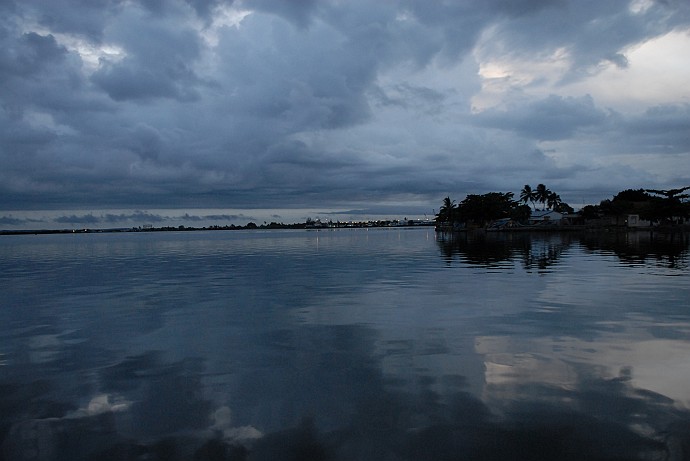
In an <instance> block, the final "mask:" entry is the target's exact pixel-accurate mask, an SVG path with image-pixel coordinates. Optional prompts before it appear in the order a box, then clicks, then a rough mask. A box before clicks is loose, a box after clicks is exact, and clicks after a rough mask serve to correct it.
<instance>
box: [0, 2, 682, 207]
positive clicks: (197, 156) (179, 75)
mask: <svg viewBox="0 0 690 461" xmlns="http://www.w3.org/2000/svg"><path fill="white" fill-rule="evenodd" d="M0 9H1V10H2V13H3V14H2V17H1V18H0V83H1V84H2V87H3V90H4V91H3V92H2V94H0V122H1V123H0V162H2V165H3V168H2V169H1V170H0V191H1V192H2V193H1V194H0V209H16V208H18V207H27V208H33V209H37V208H46V207H47V208H52V207H56V206H62V207H65V208H67V209H77V208H80V207H82V206H83V207H86V208H89V209H107V208H111V207H112V208H118V209H121V208H125V207H130V208H132V209H137V208H141V209H143V208H155V207H161V206H171V205H172V206H178V207H181V208H182V207H190V206H191V205H195V206H198V207H206V208H208V207H221V208H222V207H230V208H233V207H234V208H239V207H246V206H252V207H260V206H269V207H272V208H281V207H284V208H298V207H312V206H315V205H319V206H322V205H323V204H324V202H328V205H329V206H331V207H334V208H346V209H347V208H366V209H371V208H375V206H385V205H387V204H395V205H397V204H400V203H401V202H403V201H408V202H409V203H411V204H412V203H414V204H418V203H420V202H424V203H427V207H428V208H431V207H433V206H436V205H437V203H438V201H439V200H440V198H442V197H443V196H445V194H447V193H450V192H453V193H457V194H463V193H479V192H484V191H488V190H491V189H499V190H511V189H513V190H514V189H515V188H518V190H519V188H520V187H521V186H522V185H523V184H524V183H525V182H526V181H529V180H532V179H528V178H526V177H525V176H527V175H530V178H531V177H532V176H533V173H532V170H533V169H534V165H535V163H534V161H533V159H532V156H533V154H534V153H535V152H541V153H542V154H543V157H544V158H543V159H542V160H540V161H539V162H538V163H539V165H540V167H542V169H541V172H542V174H544V176H547V177H552V178H562V179H563V181H564V184H565V183H566V182H569V183H570V184H572V185H573V187H577V186H574V185H575V184H577V183H580V184H586V187H587V188H590V187H601V188H604V189H606V187H617V186H618V184H615V185H614V184H612V183H610V182H609V181H607V180H606V176H607V175H606V174H604V173H601V175H599V173H597V171H599V172H601V171H603V170H604V169H606V168H610V169H612V170H613V169H615V168H616V165H615V164H614V163H615V162H617V161H620V163H619V164H618V167H619V170H621V171H622V170H623V169H626V168H627V169H628V170H627V171H628V172H629V173H630V174H628V175H627V177H628V178H630V179H631V180H637V179H640V178H651V179H652V182H654V184H650V186H654V187H657V186H658V187H662V188H664V187H674V186H679V185H680V184H666V183H665V182H666V181H671V180H676V179H679V178H678V176H677V175H676V176H675V177H674V178H671V177H670V176H669V175H668V174H667V172H668V169H669V168H668V166H667V165H665V166H663V167H662V166H658V167H655V166H654V165H655V163H654V162H653V161H647V162H645V163H644V164H642V163H637V164H636V163H635V162H636V161H634V160H631V159H623V158H622V157H616V155H619V154H623V153H624V152H625V153H632V152H634V153H635V154H636V155H638V156H639V155H642V154H645V155H649V156H654V155H666V154H669V153H672V154H674V155H677V156H682V155H685V153H687V138H686V137H685V136H684V131H683V130H684V129H685V127H686V126H687V123H686V122H687V109H686V108H685V105H687V104H688V103H689V102H690V91H688V90H687V89H686V85H684V84H683V83H682V82H684V81H685V80H687V79H686V78H684V76H685V75H687V76H690V69H688V68H687V66H684V65H683V64H682V62H683V60H682V58H677V56H678V55H679V53H680V52H681V51H680V50H682V49H684V48H683V46H681V45H683V44H684V43H685V41H683V40H685V38H684V37H685V34H686V33H687V31H688V30H690V6H688V5H687V4H686V2H663V3H654V4H651V3H649V4H648V3H646V2H633V3H632V4H621V3H611V2H604V3H602V2H594V1H591V2H590V1H585V2H574V1H568V0H554V1H545V0H541V1H536V0H529V1H528V0H524V1H517V2H506V1H503V0H492V1H487V2H482V3H481V4H477V3H473V4H470V3H467V2H433V3H431V4H423V5H422V4H421V3H419V2H416V1H410V0H399V1H392V2H376V3H372V2H368V1H365V0H356V1H352V2H336V1H324V2H316V1H311V0H308V1H300V2H281V1H270V0H242V1H240V0H236V1H220V0H205V1H198V2H197V1H191V0H172V1H169V2H162V1H158V0H139V1H134V2H124V1H119V0H98V1H95V2H84V1H82V0H56V1H54V2H50V3H46V2H40V1H35V0H29V1H26V2H16V1H15V2H3V3H2V5H0ZM655 51H659V53H660V54H658V55H659V56H664V59H660V58H659V59H653V57H654V56H655ZM662 51H663V52H662ZM645 65H646V66H647V67H645ZM640 69H643V70H644V71H641V70H640ZM651 69H653V72H651ZM662 74H663V75H665V74H669V75H674V76H677V77H675V78H663V81H664V85H662V87H663V88H662V87H659V85H656V86H655V85H652V83H654V82H655V81H657V79H658V78H661V77H659V75H662ZM655 76H656V77H655ZM626 78H627V79H628V80H625V79H626ZM631 79H632V80H634V82H632V80H631ZM630 82H632V83H634V84H632V83H630ZM628 84H630V88H631V92H632V93H633V94H630V95H628V94H626V92H625V91H622V90H621V89H620V88H626V87H627V86H626V85H628ZM652 87H654V88H656V89H655V90H654V91H651V90H650V91H646V90H645V88H648V89H649V88H652ZM643 93H644V94H643ZM631 101H634V107H633V103H632V102H631ZM647 109H649V110H647ZM632 140H635V142H633V141H632ZM637 161H638V162H639V161H640V160H637ZM650 165H651V168H652V169H651V170H650ZM657 165H661V163H657ZM569 175H570V176H569ZM588 175H589V177H588ZM535 179H536V178H535ZM621 180H623V179H621ZM624 186H626V187H634V186H636V185H635V184H625V185H624ZM624 188H625V187H624ZM580 192H581V191H580ZM584 192H587V191H584ZM615 192H616V191H615V190H611V191H610V193H615ZM99 214H100V213H99Z"/></svg>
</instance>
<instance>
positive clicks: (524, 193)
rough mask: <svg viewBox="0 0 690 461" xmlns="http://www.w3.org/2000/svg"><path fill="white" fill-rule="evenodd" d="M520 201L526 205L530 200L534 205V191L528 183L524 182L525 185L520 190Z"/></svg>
mask: <svg viewBox="0 0 690 461" xmlns="http://www.w3.org/2000/svg"><path fill="white" fill-rule="evenodd" d="M520 201H521V202H522V203H524V204H525V205H527V202H530V203H531V204H532V206H534V191H533V190H532V187H530V185H529V184H525V187H523V188H522V190H521V191H520Z"/></svg>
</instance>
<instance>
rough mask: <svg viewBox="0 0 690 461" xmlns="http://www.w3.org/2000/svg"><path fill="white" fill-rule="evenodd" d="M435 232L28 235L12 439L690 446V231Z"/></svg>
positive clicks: (12, 326) (387, 449) (0, 398)
mask: <svg viewBox="0 0 690 461" xmlns="http://www.w3.org/2000/svg"><path fill="white" fill-rule="evenodd" d="M426 232H427V231H426V230H414V231H409V232H395V231H377V232H369V233H365V232H358V233H355V232H352V233H344V232H343V233H337V232H334V233H328V232H324V233H285V234H280V233H278V234H275V235H270V236H269V235H266V234H262V235H256V236H254V234H233V235H232V236H229V237H228V236H227V235H220V234H214V235H213V236H204V235H203V234H198V235H197V236H189V235H184V236H182V235H179V236H175V235H169V236H160V237H158V238H160V239H162V240H161V241H157V240H155V239H154V240H148V239H140V240H133V238H140V237H141V236H115V237H114V236H87V237H86V238H87V239H90V240H70V242H73V243H74V245H75V247H76V248H77V249H78V251H77V252H73V251H72V248H71V247H69V246H67V247H64V248H63V249H62V250H61V249H60V248H61V247H60V245H56V246H54V247H53V246H49V247H48V248H50V249H51V251H53V252H54V253H52V254H51V255H50V257H49V258H46V259H43V260H42V259H41V258H40V253H41V251H35V252H34V251H26V252H22V255H27V254H28V255H33V256H31V258H28V259H22V258H21V257H19V256H21V255H17V254H15V255H14V256H12V258H9V260H11V261H13V266H12V267H13V268H14V269H13V272H3V274H4V275H3V276H4V277H5V279H6V280H11V281H14V280H17V281H18V282H21V283H23V284H24V285H23V286H24V287H25V288H26V287H32V288H33V290H32V291H31V292H30V293H25V292H24V291H22V290H8V291H7V293H8V296H9V298H6V299H8V300H9V301H3V303H7V304H3V311H2V312H0V315H2V316H3V318H4V319H5V320H7V322H3V325H4V326H3V327H2V330H0V332H1V333H2V337H3V339H4V340H5V341H4V342H3V346H2V347H3V353H4V354H5V355H4V356H3V357H4V359H3V365H1V366H0V391H2V392H0V440H2V441H3V442H2V444H3V448H2V449H3V452H2V456H3V457H4V458H0V459H2V460H3V461H4V460H5V459H7V460H14V459H21V458H22V457H29V456H34V455H36V454H37V453H38V454H39V455H36V456H34V459H50V460H53V459H70V460H80V459H106V460H107V459H112V460H130V459H132V460H135V459H136V460H139V459H172V460H175V459H197V460H203V459H209V460H210V459H224V460H228V459H231V460H244V459H247V460H262V459H267V460H268V459H271V460H281V459H286V460H287V459H333V460H351V459H372V460H373V459H376V460H380V459H402V460H405V459H409V460H425V459H426V460H434V461H435V460H445V459H456V458H458V457H460V458H463V459H486V460H489V459H508V460H510V459H515V460H523V459H525V460H526V459H530V460H540V459H566V460H567V459H573V460H575V459H578V460H579V459H686V458H687V457H688V455H689V454H690V431H689V429H690V412H688V411H687V409H686V408H685V407H684V405H685V404H687V402H688V400H690V399H688V396H687V395H685V394H684V392H685V390H684V388H683V383H684V382H685V381H686V379H685V378H686V377H687V368H686V367H685V361H684V357H687V356H688V355H690V354H688V352H690V351H688V350H687V344H688V339H690V338H689V337H688V333H689V332H690V329H688V328H687V325H688V324H690V321H689V319H688V317H687V313H683V309H684V305H682V303H679V302H678V301H679V298H681V297H683V296H686V295H687V288H683V286H682V285H681V284H678V280H683V279H679V278H678V277H683V276H684V275H683V272H682V271H679V269H678V268H679V267H682V266H679V263H681V262H683V261H686V260H687V241H685V242H680V246H679V247H676V246H675V245H671V247H670V249H668V248H666V247H665V246H662V247H661V249H656V247H654V246H653V245H652V246H651V247H649V248H648V249H645V250H644V251H643V252H641V254H644V255H645V256H644V258H642V260H643V261H649V262H650V264H649V265H648V266H639V265H638V266H635V267H628V266H627V265H625V264H621V262H620V261H618V262H616V260H617V258H618V256H617V255H618V252H621V251H622V250H620V249H618V251H613V250H609V248H610V247H606V246H603V245H604V244H605V243H606V242H604V244H602V243H600V242H598V241H597V242H595V243H594V244H592V245H595V244H596V245H600V246H602V247H601V248H594V249H592V248H590V247H589V246H587V245H588V243H587V241H583V240H580V239H579V237H576V236H552V237H548V236H520V237H518V236H514V237H511V239H512V241H511V239H502V238H501V237H500V236H499V237H498V238H497V241H496V242H494V241H492V240H491V239H492V238H494V237H488V236H487V238H486V239H485V240H484V241H483V242H481V243H478V244H477V245H474V244H473V243H472V242H463V243H462V244H461V245H460V246H459V247H457V248H456V247H454V246H451V247H450V255H448V254H447V253H446V251H447V250H446V249H444V246H443V245H445V243H444V242H442V241H439V242H436V241H434V240H433V238H432V239H431V240H430V239H429V238H428V237H429V236H428V235H427V234H426ZM432 236H433V233H432ZM235 238H237V239H239V241H237V240H234V239H235ZM99 239H100V240H99ZM117 239H125V240H124V242H123V243H124V245H123V244H120V243H119V242H118V240H117ZM42 241H53V239H46V240H42ZM80 242H82V243H80ZM83 242H90V243H89V244H88V245H86V246H84V245H83ZM317 242H318V244H317ZM94 245H95V246H94ZM683 245H685V246H683ZM493 246H498V247H499V249H498V251H493V249H492V247H493ZM616 248H617V247H616ZM626 248H627V247H626ZM34 250H36V248H34ZM439 250H440V257H439ZM636 251H638V250H637V249H636V247H635V246H634V245H633V247H632V250H630V249H626V250H625V251H624V252H625V253H626V254H627V253H631V252H632V253H634V252H636ZM463 252H465V253H467V252H476V255H473V256H472V257H464V256H462V254H464V253H463ZM482 252H483V253H484V256H482V254H481V253H482ZM657 255H660V256H658V257H657ZM671 255H672V256H673V262H674V264H673V265H669V264H667V263H668V262H670V260H671V258H670V256H671ZM32 258H33V259H32ZM449 258H450V260H449ZM543 258H545V259H546V263H545V265H544V264H542V263H541V262H535V261H541V260H542V259H543ZM5 261H8V259H5ZM22 261H24V262H22ZM27 261H28V262H27ZM656 261H661V266H657V263H656ZM63 263H69V265H70V266H71V267H79V266H80V264H81V265H82V266H81V267H87V266H88V267H89V268H90V269H91V272H77V273H73V272H69V273H64V272H63V273H60V272H56V271H55V269H56V268H59V267H60V266H61V264H63ZM4 264H7V262H5V263H4ZM535 267H537V268H538V269H535ZM640 267H642V268H647V269H645V270H647V272H645V270H642V271H641V270H640ZM32 268H33V270H34V272H33V273H32V271H31V270H29V269H32ZM8 274H10V275H8ZM17 274H20V275H17ZM21 274H23V275H21ZM27 274H30V275H29V276H28V278H27ZM602 274H606V278H604V277H603V275H602ZM666 274H679V275H678V277H667V276H665V275H666ZM13 277H14V278H13ZM39 280H40V281H42V282H44V283H43V284H39V283H38V281H39ZM600 280H601V281H600ZM650 280H652V281H653V282H654V285H653V286H652V285H650V283H651V282H650ZM641 281H646V285H645V284H641ZM612 282H615V283H612ZM635 286H638V287H639V286H642V287H644V289H637V290H633V289H632V288H634V287H635ZM58 287H60V288H59V289H58ZM652 288H654V289H652ZM42 290H44V291H42ZM56 294H59V295H56ZM27 300H32V301H33V302H34V304H33V305H32V307H26V306H27V305H26V304H24V303H25V301H27ZM650 304H651V306H650ZM25 348H26V349H25ZM32 348H33V349H32ZM27 351H29V352H31V351H36V352H37V353H39V355H38V356H36V357H38V359H36V358H35V357H34V356H32V354H31V353H29V352H27ZM37 456H38V457H37Z"/></svg>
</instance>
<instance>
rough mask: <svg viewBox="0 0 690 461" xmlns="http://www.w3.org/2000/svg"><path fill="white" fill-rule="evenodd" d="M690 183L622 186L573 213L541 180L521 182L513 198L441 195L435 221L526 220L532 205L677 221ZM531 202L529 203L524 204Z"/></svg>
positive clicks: (686, 206)
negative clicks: (533, 183) (459, 198)
mask: <svg viewBox="0 0 690 461" xmlns="http://www.w3.org/2000/svg"><path fill="white" fill-rule="evenodd" d="M688 190H690V186H688V187H684V188H680V189H670V190H657V189H626V190H624V191H621V192H619V193H618V194H616V195H615V196H614V197H613V198H612V199H606V200H602V201H601V202H600V203H599V205H587V206H585V207H584V208H583V209H582V210H580V211H579V212H578V213H577V214H576V213H575V210H574V209H573V208H572V207H571V206H570V205H568V204H567V203H565V202H563V201H562V200H561V197H560V196H559V195H558V194H557V193H555V192H553V191H551V190H549V189H548V188H547V187H546V186H545V185H544V184H539V185H537V187H536V188H534V189H533V188H532V187H531V186H529V185H525V186H524V187H523V188H522V190H521V191H520V197H519V199H518V200H515V199H514V198H513V197H514V194H513V193H512V192H489V193H487V194H482V195H475V194H470V195H468V196H467V197H466V198H465V199H464V200H463V201H462V202H460V203H459V204H456V203H455V201H453V200H452V199H451V198H450V196H448V197H446V198H444V199H443V203H442V205H441V208H440V209H439V212H438V213H437V214H436V222H437V223H438V224H443V225H458V224H460V225H464V226H475V227H484V226H486V225H487V224H489V223H490V222H492V221H496V220H499V219H506V218H509V219H512V220H514V221H516V222H519V223H526V222H527V221H528V220H529V218H530V216H531V213H532V209H534V210H535V211H536V210H537V206H539V209H540V210H553V211H556V212H559V213H563V214H568V215H577V216H578V217H580V218H582V219H583V220H596V219H602V218H606V217H616V216H627V215H631V214H634V215H638V216H639V217H640V219H642V220H645V221H649V222H650V223H654V224H662V225H677V224H683V223H685V222H686V220H688V219H690V202H688V201H687V199H688V198H690V194H686V193H684V192H685V191H688ZM528 203H529V204H530V205H531V207H530V206H529V205H528Z"/></svg>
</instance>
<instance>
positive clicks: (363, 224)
mask: <svg viewBox="0 0 690 461" xmlns="http://www.w3.org/2000/svg"><path fill="white" fill-rule="evenodd" d="M434 225H435V223H434V222H433V221H421V220H407V221H389V220H379V221H357V222H336V223H320V222H315V223H312V222H306V223H293V224H284V223H270V224H261V225H259V224H255V223H253V222H250V223H248V224H246V225H240V226H238V225H235V224H230V225H227V226H217V225H215V226H208V227H187V226H177V227H175V226H164V227H123V228H109V229H90V228H78V229H18V230H0V235H50V234H109V233H135V232H136V233H138V232H194V231H233V230H276V229H304V230H320V229H323V230H327V229H355V228H356V229H361V228H396V227H398V228H399V227H433V226H434Z"/></svg>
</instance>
